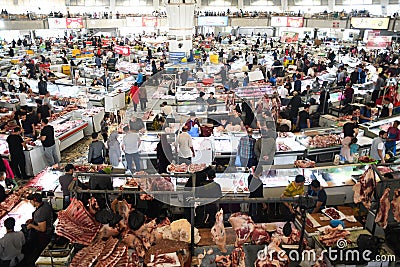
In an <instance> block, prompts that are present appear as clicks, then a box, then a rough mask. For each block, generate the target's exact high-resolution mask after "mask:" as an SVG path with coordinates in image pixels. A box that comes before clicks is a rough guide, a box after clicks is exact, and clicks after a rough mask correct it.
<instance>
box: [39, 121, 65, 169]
mask: <svg viewBox="0 0 400 267" xmlns="http://www.w3.org/2000/svg"><path fill="white" fill-rule="evenodd" d="M42 126H43V128H42V131H41V132H40V140H41V141H42V145H43V149H44V157H45V158H46V161H47V165H48V166H53V165H54V164H58V163H59V162H60V159H59V157H58V152H57V147H56V141H55V139H54V127H53V126H51V125H49V120H48V119H46V118H44V119H42Z"/></svg>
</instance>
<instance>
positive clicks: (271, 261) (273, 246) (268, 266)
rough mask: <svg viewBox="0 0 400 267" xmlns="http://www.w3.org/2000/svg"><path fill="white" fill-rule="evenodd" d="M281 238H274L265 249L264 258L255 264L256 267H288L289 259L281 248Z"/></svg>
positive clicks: (260, 258)
mask: <svg viewBox="0 0 400 267" xmlns="http://www.w3.org/2000/svg"><path fill="white" fill-rule="evenodd" d="M280 244H281V239H280V237H279V236H275V237H273V238H272V240H271V243H270V244H269V245H268V247H265V249H264V253H263V254H264V257H259V258H258V259H257V260H256V262H255V263H254V266H255V267H284V266H287V265H288V262H289V258H288V256H287V255H286V253H285V251H284V250H283V249H281V248H280V246H279V245H280Z"/></svg>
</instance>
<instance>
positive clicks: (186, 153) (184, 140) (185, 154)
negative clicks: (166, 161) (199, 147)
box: [176, 126, 195, 164]
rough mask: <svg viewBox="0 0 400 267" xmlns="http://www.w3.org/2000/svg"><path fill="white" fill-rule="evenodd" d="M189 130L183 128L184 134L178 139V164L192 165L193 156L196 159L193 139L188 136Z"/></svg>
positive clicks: (185, 127)
mask: <svg viewBox="0 0 400 267" xmlns="http://www.w3.org/2000/svg"><path fill="white" fill-rule="evenodd" d="M188 130H189V128H188V127H187V126H183V127H182V133H180V134H179V135H178V137H177V138H176V144H177V149H178V162H179V164H181V163H186V164H190V163H191V160H192V156H193V157H194V156H195V154H194V149H193V143H192V137H191V136H190V135H189V134H188V132H187V131H188Z"/></svg>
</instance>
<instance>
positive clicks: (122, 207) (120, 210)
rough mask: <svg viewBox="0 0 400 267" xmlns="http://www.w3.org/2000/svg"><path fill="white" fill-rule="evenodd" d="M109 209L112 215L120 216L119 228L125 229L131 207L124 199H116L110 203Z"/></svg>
mask: <svg viewBox="0 0 400 267" xmlns="http://www.w3.org/2000/svg"><path fill="white" fill-rule="evenodd" d="M111 209H112V211H113V212H114V213H116V214H119V215H121V217H122V220H121V224H122V225H121V226H122V228H127V225H128V218H129V212H130V210H131V205H130V204H128V202H126V200H125V199H123V200H118V199H117V198H116V199H114V201H113V202H112V203H111Z"/></svg>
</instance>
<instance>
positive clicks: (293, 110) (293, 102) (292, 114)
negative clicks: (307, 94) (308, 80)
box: [288, 91, 301, 123]
mask: <svg viewBox="0 0 400 267" xmlns="http://www.w3.org/2000/svg"><path fill="white" fill-rule="evenodd" d="M300 106H301V97H300V95H299V93H298V92H297V91H294V92H293V97H292V99H290V101H289V104H288V107H289V118H290V120H291V121H292V123H293V122H295V119H296V118H297V115H298V114H299V108H300Z"/></svg>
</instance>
